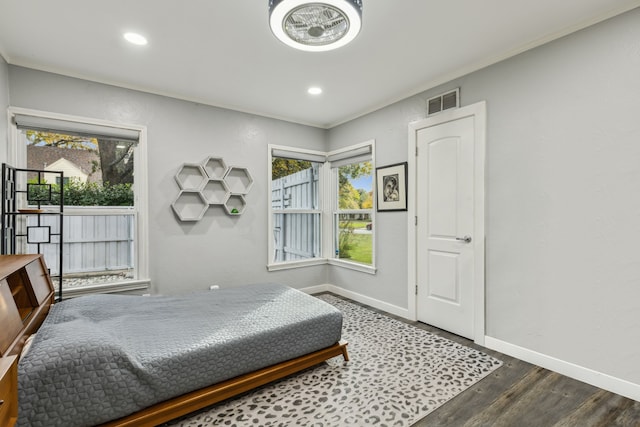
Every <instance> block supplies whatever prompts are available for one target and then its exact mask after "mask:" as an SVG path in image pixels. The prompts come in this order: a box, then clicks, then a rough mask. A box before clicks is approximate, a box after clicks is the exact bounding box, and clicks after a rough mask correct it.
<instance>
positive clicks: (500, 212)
mask: <svg viewBox="0 0 640 427" xmlns="http://www.w3.org/2000/svg"><path fill="white" fill-rule="evenodd" d="M639 23H640V10H637V9H636V10H634V11H631V12H629V13H627V14H625V15H622V16H620V17H617V18H614V19H611V20H609V21H606V22H604V23H601V24H599V25H596V26H594V27H591V28H588V29H586V30H583V31H581V32H579V33H576V34H573V35H571V36H568V37H565V38H563V39H561V40H558V41H555V42H553V43H550V44H548V45H545V46H542V47H540V48H537V49H534V50H532V51H529V52H527V53H524V54H522V55H519V56H517V57H514V58H512V59H509V60H507V61H504V62H502V63H500V64H497V65H494V66H491V67H488V68H486V69H483V70H480V71H478V72H475V73H473V74H470V75H468V76H466V77H464V78H460V79H458V80H456V81H452V82H450V83H449V84H446V85H443V86H441V87H439V88H435V89H433V90H430V91H428V92H426V93H423V94H419V95H417V96H414V97H411V98H408V99H406V100H404V101H401V102H399V103H396V104H394V105H392V106H389V107H387V108H384V109H381V110H379V111H377V112H374V113H372V114H369V115H367V116H365V117H362V118H360V119H357V120H354V121H351V122H349V123H346V124H344V125H342V126H339V127H337V128H334V129H332V130H330V131H328V132H325V131H322V130H318V129H313V128H308V127H304V126H298V125H293V124H289V123H285V122H280V121H276V120H272V119H266V118H260V117H256V116H251V115H247V114H242V113H236V112H231V111H228V110H223V109H217V108H212V107H207V106H202V105H197V104H193V103H189V102H182V101H178V100H174V99H169V98H164V97H159V96H154V95H149V94H143V93H139V92H135V91H130V90H125V89H120V88H116V87H111V86H106V85H101V84H95V83H91V82H87V81H82V80H77V79H72V78H66V77H61V76H57V75H53V74H48V73H43V72H38V71H33V70H28V69H24V68H19V67H13V66H9V85H10V88H11V104H12V105H14V106H19V107H27V108H34V109H41V110H47V111H54V112H61V113H68V114H75V115H82V116H89V117H96V118H103V119H108V120H114V121H124V122H129V123H138V124H143V125H147V126H148V129H149V179H150V186H149V187H150V188H149V195H150V208H151V209H150V217H149V221H150V222H149V226H150V235H151V242H150V245H151V251H150V255H151V257H150V258H151V277H152V280H153V286H154V289H155V290H156V291H158V292H161V293H171V292H178V291H181V290H185V289H192V288H196V287H198V288H202V287H205V286H207V285H209V284H212V283H222V284H224V283H242V282H247V281H250V282H255V281H260V280H269V281H282V282H285V283H288V284H291V285H293V286H296V287H306V286H313V285H317V284H321V283H332V284H335V285H337V286H340V287H342V288H344V289H346V290H349V291H352V292H357V293H360V294H362V295H365V296H367V297H369V298H374V299H378V300H380V301H384V302H386V303H389V304H393V305H397V306H400V307H406V305H407V284H406V281H407V262H406V257H407V248H406V246H407V240H406V221H407V215H406V214H405V213H402V212H394V213H383V214H379V215H378V224H377V231H378V235H377V238H378V241H377V248H376V250H377V257H378V267H379V270H378V274H377V275H375V276H372V275H369V274H364V273H357V272H354V271H348V270H344V269H341V268H339V267H333V266H331V267H325V266H320V267H312V268H304V269H297V270H288V271H284V272H277V273H267V272H266V269H265V264H266V259H267V254H266V252H267V241H266V239H267V233H266V227H267V215H266V206H267V194H266V189H267V184H266V181H265V177H266V170H267V169H266V168H267V164H266V158H267V147H266V146H267V144H268V143H275V144H283V145H292V146H303V145H301V144H306V145H304V147H306V148H314V149H324V148H328V149H335V148H338V147H342V146H346V145H349V144H353V143H357V142H362V141H365V140H368V139H371V138H375V139H376V144H377V145H376V149H377V162H378V165H386V164H392V163H397V162H401V161H405V160H406V159H407V138H408V135H407V124H408V123H409V122H410V121H413V120H416V119H419V118H422V117H424V111H425V108H426V102H425V100H426V99H427V98H428V97H429V96H431V95H435V94H437V93H440V92H442V91H444V90H446V89H450V88H454V87H457V86H460V87H461V93H462V102H463V105H468V104H471V103H474V102H477V101H480V100H486V101H487V107H488V135H487V187H486V190H487V195H486V197H487V200H486V210H487V212H486V218H487V220H486V221H487V261H486V264H487V273H486V286H487V302H486V312H487V314H486V317H487V320H486V322H487V334H488V335H489V336H491V337H494V338H496V339H499V340H503V341H505V342H507V343H511V344H514V345H518V346H521V347H524V348H526V349H529V350H531V351H535V352H539V353H542V354H545V355H549V356H552V357H556V358H558V359H561V360H564V361H568V362H571V363H575V364H577V365H580V366H584V367H587V368H591V369H593V370H596V371H599V372H602V373H606V374H609V375H612V376H615V377H619V378H625V379H627V380H628V381H631V382H633V383H636V384H640V368H639V367H638V364H637V360H640V354H639V349H638V345H637V343H638V342H639V341H640V336H639V334H640V332H639V331H640V316H639V315H638V313H639V312H640V307H639V301H640V286H639V285H638V283H640V258H639V257H638V250H637V244H636V242H637V241H640V197H639V196H638V195H639V194H640V167H639V166H638V165H639V164H640V163H639V159H640V144H639V143H638V141H640V120H639V119H638V112H639V111H640V96H639V95H640V79H638V77H637V76H639V75H640V56H639V55H638V52H639V51H640V47H639V46H638V40H640V25H638V24H639ZM1 84H2V64H0V87H1ZM5 98H6V96H3V95H2V89H1V88H0V101H3V100H4V99H5ZM3 120H4V119H0V123H2V121H3ZM209 154H214V155H220V156H222V157H224V158H225V159H226V160H228V162H229V163H234V164H238V165H242V166H247V167H248V168H249V169H250V170H251V172H252V173H253V175H254V177H256V178H257V179H256V184H255V186H254V189H253V190H252V192H251V193H250V194H249V196H248V199H247V200H248V209H247V211H246V213H245V214H244V215H242V216H241V217H239V218H230V217H227V216H226V215H225V214H223V213H222V212H221V211H219V210H210V211H209V212H208V213H207V215H206V216H205V218H204V220H202V221H201V222H199V223H197V224H195V225H185V224H180V223H178V222H177V221H176V220H175V218H174V216H173V214H172V212H171V209H170V207H169V205H170V203H171V201H172V198H173V197H175V195H176V193H177V187H176V184H175V183H174V180H173V175H174V174H175V172H176V170H177V168H178V167H179V165H180V164H181V163H182V162H192V161H199V160H201V159H202V158H204V157H205V156H207V155H209Z"/></svg>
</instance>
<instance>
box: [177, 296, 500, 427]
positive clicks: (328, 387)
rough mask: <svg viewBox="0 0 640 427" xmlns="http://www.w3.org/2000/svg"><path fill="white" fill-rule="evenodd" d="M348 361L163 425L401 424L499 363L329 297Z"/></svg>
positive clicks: (323, 366) (337, 359) (407, 423)
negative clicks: (337, 314) (337, 315)
mask: <svg viewBox="0 0 640 427" xmlns="http://www.w3.org/2000/svg"><path fill="white" fill-rule="evenodd" d="M319 298H321V299H322V300H324V301H326V302H328V303H330V304H332V305H334V306H336V307H337V308H338V309H340V310H341V311H342V313H343V314H344V321H343V322H344V323H343V329H342V338H343V340H345V341H347V342H348V343H349V346H348V351H349V356H350V361H349V362H344V361H343V359H342V357H335V358H333V359H330V360H328V361H327V362H325V363H323V364H321V365H318V366H317V367H314V368H310V369H307V370H305V371H303V372H301V373H299V374H296V375H293V376H291V377H288V378H285V379H283V380H280V381H277V382H275V383H271V384H268V385H265V386H263V387H261V388H258V389H256V390H254V391H251V392H248V393H245V394H243V395H241V396H239V397H237V398H234V399H230V400H227V401H225V402H222V403H219V404H217V405H214V406H211V407H209V408H206V409H204V410H202V411H200V412H197V413H194V414H190V415H188V416H185V417H183V418H181V419H179V420H175V421H173V422H171V423H170V424H168V425H171V426H182V427H187V426H188V427H209V426H238V427H240V426H309V427H311V426H313V427H329V426H331V427H337V426H368V425H373V426H394V427H404V426H410V425H411V424H413V423H415V422H416V421H418V420H419V419H420V418H422V417H424V416H426V415H427V414H428V413H430V412H431V411H433V410H434V409H436V408H437V407H439V406H441V405H442V404H444V403H445V402H447V401H448V400H450V399H451V398H453V397H454V396H456V395H457V394H459V393H461V392H462V391H464V390H465V389H467V388H468V387H470V386H471V385H473V384H474V383H476V382H477V381H479V380H481V379H482V378H484V377H485V376H487V375H488V374H490V373H491V372H492V371H494V370H495V369H497V368H498V367H500V366H501V365H502V362H500V361H499V360H497V359H495V358H493V357H491V356H488V355H486V354H484V353H482V352H480V351H477V350H474V349H472V348H469V347H465V346H463V345H460V344H457V343H455V342H453V341H450V340H448V339H445V338H443V337H440V336H438V335H434V334H432V333H430V332H427V331H425V330H422V329H419V328H416V327H414V326H411V325H408V324H406V323H403V322H401V321H398V320H395V319H392V318H390V317H388V316H385V315H383V314H379V313H376V312H374V311H371V310H369V309H367V308H364V307H361V306H358V305H356V304H353V303H350V302H347V301H344V300H342V299H340V298H336V297H334V296H332V295H321V296H319Z"/></svg>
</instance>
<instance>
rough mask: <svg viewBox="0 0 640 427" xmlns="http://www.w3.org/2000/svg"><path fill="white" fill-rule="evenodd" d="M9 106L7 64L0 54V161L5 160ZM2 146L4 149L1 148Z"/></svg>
mask: <svg viewBox="0 0 640 427" xmlns="http://www.w3.org/2000/svg"><path fill="white" fill-rule="evenodd" d="M8 106H9V66H8V65H7V61H5V60H4V58H3V57H2V55H0V116H1V117H0V147H1V148H0V163H4V162H6V161H7V149H6V147H7V114H6V111H7V107H8ZM2 148H4V149H2Z"/></svg>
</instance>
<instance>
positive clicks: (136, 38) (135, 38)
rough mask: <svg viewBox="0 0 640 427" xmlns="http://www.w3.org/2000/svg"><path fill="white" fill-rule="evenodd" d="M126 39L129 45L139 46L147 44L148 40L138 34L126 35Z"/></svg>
mask: <svg viewBox="0 0 640 427" xmlns="http://www.w3.org/2000/svg"><path fill="white" fill-rule="evenodd" d="M124 38H125V40H126V41H128V42H129V43H133V44H137V45H138V46H144V45H146V44H147V39H146V38H145V37H144V36H142V35H140V34H138V33H124Z"/></svg>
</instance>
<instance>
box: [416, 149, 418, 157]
mask: <svg viewBox="0 0 640 427" xmlns="http://www.w3.org/2000/svg"><path fill="white" fill-rule="evenodd" d="M416 157H418V147H416Z"/></svg>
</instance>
